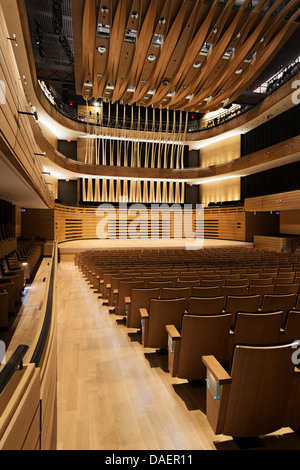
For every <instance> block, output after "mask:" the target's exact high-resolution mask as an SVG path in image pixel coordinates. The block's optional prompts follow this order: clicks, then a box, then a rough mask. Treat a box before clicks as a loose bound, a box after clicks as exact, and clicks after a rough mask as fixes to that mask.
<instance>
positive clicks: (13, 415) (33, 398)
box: [0, 364, 41, 450]
mask: <svg viewBox="0 0 300 470" xmlns="http://www.w3.org/2000/svg"><path fill="white" fill-rule="evenodd" d="M0 401H1V409H2V410H3V412H2V414H1V418H0V450H35V449H39V448H40V412H41V409H40V371H39V369H36V368H35V366H34V364H29V365H26V366H24V368H23V369H20V370H18V371H16V372H15V374H14V376H13V377H12V379H11V380H10V382H9V384H8V385H7V386H6V387H5V389H4V391H3V392H2V394H1V400H0ZM3 406H5V408H4V409H3Z"/></svg>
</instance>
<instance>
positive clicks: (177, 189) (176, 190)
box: [175, 182, 180, 203]
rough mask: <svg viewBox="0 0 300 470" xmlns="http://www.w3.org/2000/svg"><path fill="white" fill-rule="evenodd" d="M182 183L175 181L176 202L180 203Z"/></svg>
mask: <svg viewBox="0 0 300 470" xmlns="http://www.w3.org/2000/svg"><path fill="white" fill-rule="evenodd" d="M179 185H180V183H178V182H176V183H175V203H180V186H179Z"/></svg>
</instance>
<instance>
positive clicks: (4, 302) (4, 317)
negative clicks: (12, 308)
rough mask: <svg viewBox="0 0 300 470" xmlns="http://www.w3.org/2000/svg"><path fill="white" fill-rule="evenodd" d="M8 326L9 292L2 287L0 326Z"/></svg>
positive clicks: (0, 291)
mask: <svg viewBox="0 0 300 470" xmlns="http://www.w3.org/2000/svg"><path fill="white" fill-rule="evenodd" d="M7 327H8V293H7V292H6V291H5V289H3V288H2V287H0V328H7Z"/></svg>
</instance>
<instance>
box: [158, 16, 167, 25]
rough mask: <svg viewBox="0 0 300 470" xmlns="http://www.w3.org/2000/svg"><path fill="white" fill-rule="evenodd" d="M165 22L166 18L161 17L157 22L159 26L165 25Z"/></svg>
mask: <svg viewBox="0 0 300 470" xmlns="http://www.w3.org/2000/svg"><path fill="white" fill-rule="evenodd" d="M165 22H166V18H164V17H163V16H162V17H161V18H160V20H159V24H165Z"/></svg>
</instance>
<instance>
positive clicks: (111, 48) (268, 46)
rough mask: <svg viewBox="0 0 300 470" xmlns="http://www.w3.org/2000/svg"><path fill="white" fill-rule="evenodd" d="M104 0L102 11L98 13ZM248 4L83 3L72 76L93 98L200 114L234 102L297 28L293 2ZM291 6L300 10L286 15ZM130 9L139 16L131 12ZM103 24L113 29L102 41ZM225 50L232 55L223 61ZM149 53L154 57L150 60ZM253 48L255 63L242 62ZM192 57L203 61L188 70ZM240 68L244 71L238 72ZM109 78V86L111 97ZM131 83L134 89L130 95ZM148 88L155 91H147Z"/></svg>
mask: <svg viewBox="0 0 300 470" xmlns="http://www.w3.org/2000/svg"><path fill="white" fill-rule="evenodd" d="M105 4H107V6H108V8H109V12H108V13H105V15H106V16H104V13H103V12H102V10H101V7H102V6H104V5H105ZM249 5H250V2H249V1H247V0H246V1H245V2H243V3H242V4H241V6H240V7H239V8H238V9H235V8H236V2H235V0H229V1H228V2H227V3H226V4H224V5H221V4H220V2H219V0H214V2H213V3H212V5H209V4H207V3H206V2H205V0H199V1H198V2H194V1H191V0H183V1H179V0H166V1H163V0H112V1H110V2H107V1H106V0H100V1H99V0H97V2H96V0H85V3H84V9H83V16H82V23H81V28H82V29H81V38H82V41H81V48H79V49H78V50H80V54H79V55H80V60H78V58H76V60H75V67H76V69H77V72H76V70H75V72H76V73H75V81H76V77H77V80H82V79H83V77H84V79H85V80H91V81H92V84H93V92H92V96H93V97H94V98H96V99H98V98H99V97H100V98H105V97H106V98H107V101H111V102H118V101H120V102H123V103H124V104H130V105H132V104H137V105H142V106H144V107H149V106H152V107H154V108H155V107H161V108H168V109H173V110H175V109H177V110H185V111H199V112H207V111H208V110H213V109H217V108H220V107H222V106H223V101H224V99H225V98H227V99H228V102H232V101H233V100H234V99H235V98H237V97H238V96H239V94H241V93H243V92H244V91H245V89H247V87H248V86H249V84H251V83H252V82H253V81H254V80H255V78H256V77H258V75H259V74H260V73H261V72H262V71H263V69H264V68H265V66H266V64H268V63H269V62H270V60H271V58H272V57H274V56H275V54H276V53H277V52H278V51H279V49H280V48H281V47H282V45H283V44H284V43H285V42H286V40H287V39H288V38H289V37H290V36H291V34H292V33H293V32H294V31H295V29H296V28H297V27H298V23H296V22H295V21H296V19H297V17H298V16H299V11H300V9H299V3H298V2H297V0H290V1H289V2H288V3H287V4H286V5H285V4H283V0H275V1H274V3H273V5H270V2H269V0H259V1H258V2H257V4H256V5H255V6H254V8H251V9H249V8H248V7H249ZM266 6H267V9H266V11H265V8H266ZM295 6H296V7H297V6H298V9H297V11H295V12H294V14H293V15H292V17H291V18H289V19H288V20H287V19H286V18H288V16H287V15H289V14H290V12H291V11H292V9H293V8H295ZM280 8H281V10H280ZM74 11H75V10H74ZM133 11H137V13H138V18H134V16H133V17H132V15H131V14H132V12H133ZM275 12H276V14H275V15H274V13H275ZM162 17H164V18H165V21H163V22H161V21H159V20H160V18H162ZM103 22H105V23H104V24H107V23H108V22H109V26H110V29H109V35H108V36H107V37H106V38H104V37H102V38H101V37H98V36H97V25H98V24H99V23H102V24H103ZM126 29H134V30H135V31H137V37H136V40H135V41H133V42H132V43H128V42H126V41H125V40H124V39H125V32H126ZM283 31H285V33H283ZM154 34H161V35H162V37H163V41H162V44H161V45H160V46H158V47H156V46H154V45H153V36H154ZM262 38H264V40H263V42H262ZM75 43H76V41H75ZM205 43H210V44H212V47H211V49H210V52H209V54H207V55H206V56H205V55H199V53H200V51H201V48H202V47H203V45H204V44H205ZM101 44H102V45H105V46H106V49H107V51H106V54H103V55H102V56H101V55H100V54H99V52H98V50H97V47H98V45H101ZM229 48H233V50H234V52H233V54H232V56H231V57H230V59H227V60H226V59H224V55H225V53H226V52H227V51H228V49H229ZM75 52H76V51H75ZM149 53H155V55H156V58H155V60H154V61H153V62H150V61H149V60H148V55H149ZM251 53H256V55H255V58H254V60H253V61H252V62H251V61H248V62H246V59H247V58H248V56H249V55H250V54H251ZM195 61H199V62H201V66H200V68H199V69H195V68H194V67H193V65H194V63H195ZM80 66H81V68H82V70H81V71H78V68H79V67H80ZM240 68H241V69H243V72H242V73H241V74H239V75H237V74H236V71H237V70H238V69H240ZM108 83H112V84H113V87H114V88H113V91H111V92H109V94H108V90H107V88H106V87H107V84H108ZM81 86H82V94H83V96H84V93H85V87H84V85H81ZM129 86H132V87H134V91H133V92H128V87H129ZM76 89H77V90H80V87H78V83H76ZM151 89H152V90H155V92H154V93H152V94H149V91H150V90H151ZM171 92H172V95H171ZM189 96H191V97H192V98H190V99H187V98H188V97H189ZM210 96H211V97H212V98H211V99H210V101H209V102H206V101H205V99H207V98H208V97H210ZM146 97H147V98H148V99H147V101H146Z"/></svg>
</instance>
